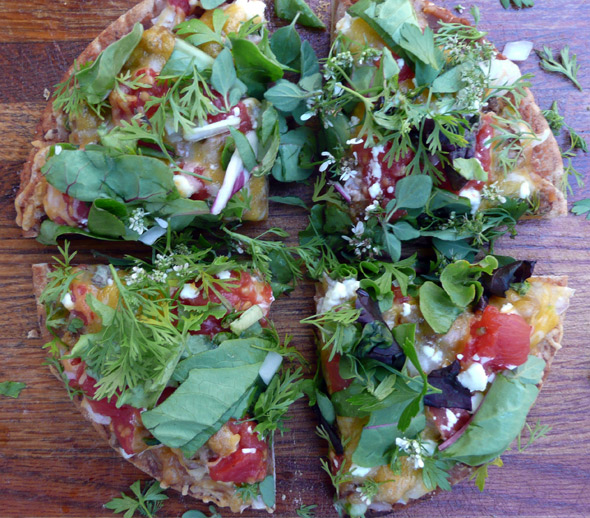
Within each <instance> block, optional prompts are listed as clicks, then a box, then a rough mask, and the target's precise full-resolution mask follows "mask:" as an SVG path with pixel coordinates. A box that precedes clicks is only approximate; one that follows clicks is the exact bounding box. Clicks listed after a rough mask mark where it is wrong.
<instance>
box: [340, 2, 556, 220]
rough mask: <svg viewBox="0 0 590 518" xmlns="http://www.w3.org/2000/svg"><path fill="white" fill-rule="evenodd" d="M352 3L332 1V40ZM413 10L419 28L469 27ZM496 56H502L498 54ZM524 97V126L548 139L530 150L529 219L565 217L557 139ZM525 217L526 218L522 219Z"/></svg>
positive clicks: (431, 8)
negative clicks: (534, 201) (533, 204)
mask: <svg viewBox="0 0 590 518" xmlns="http://www.w3.org/2000/svg"><path fill="white" fill-rule="evenodd" d="M355 3H356V0H332V26H331V28H332V37H334V34H335V30H336V23H337V22H338V20H340V19H341V18H342V17H343V16H344V15H345V14H346V11H347V9H348V8H349V7H351V6H352V5H354V4H355ZM413 4H414V9H415V10H416V12H417V13H418V15H419V22H420V23H421V25H422V26H423V27H426V26H429V27H430V28H431V29H433V30H436V27H437V25H438V22H439V20H441V21H443V22H447V23H461V24H463V25H470V22H469V20H467V19H466V18H462V17H460V16H456V15H455V14H454V13H452V12H451V11H449V10H448V9H445V8H444V7H440V6H438V5H436V4H434V3H432V2H429V1H427V0H413ZM499 56H500V57H503V56H502V55H501V54H500V55H499ZM525 91H526V94H527V95H526V97H525V98H524V99H523V100H522V101H521V104H520V106H519V111H520V114H521V116H522V118H523V120H524V121H525V122H526V123H528V124H529V125H530V126H531V128H532V130H533V131H534V132H535V134H537V135H545V134H546V132H548V136H547V137H546V138H545V140H544V141H543V142H542V143H540V144H537V145H536V146H534V147H533V148H532V152H531V156H530V160H529V163H530V171H528V172H529V174H530V176H531V179H532V180H533V182H534V184H535V185H536V187H537V193H538V196H539V209H538V212H537V214H535V215H533V216H529V218H539V217H541V218H553V217H556V216H566V215H567V201H566V199H565V196H564V194H563V191H562V189H561V185H562V183H563V175H564V169H563V159H562V156H561V151H560V149H559V146H558V144H557V140H556V139H555V136H554V135H553V132H552V131H551V129H550V128H549V124H548V123H547V121H546V119H545V117H543V113H542V112H541V109H540V108H539V106H538V105H537V104H536V103H535V98H534V96H533V94H532V92H531V91H530V90H529V89H528V88H526V89H525ZM525 218H526V216H525Z"/></svg>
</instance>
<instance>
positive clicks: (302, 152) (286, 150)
mask: <svg viewBox="0 0 590 518" xmlns="http://www.w3.org/2000/svg"><path fill="white" fill-rule="evenodd" d="M315 147H316V140H315V136H314V134H313V131H312V130H311V129H310V128H307V127H301V128H297V129H294V130H292V131H289V132H287V133H285V134H284V135H281V141H280V145H279V152H278V156H277V159H276V162H275V164H274V166H273V168H272V175H273V176H274V178H275V179H277V180H278V181H279V182H300V181H303V180H306V179H307V178H309V177H310V176H311V175H312V173H313V171H314V168H313V166H312V165H311V162H312V157H313V154H314V152H315Z"/></svg>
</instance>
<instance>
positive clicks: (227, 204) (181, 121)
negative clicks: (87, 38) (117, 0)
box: [16, 0, 299, 244]
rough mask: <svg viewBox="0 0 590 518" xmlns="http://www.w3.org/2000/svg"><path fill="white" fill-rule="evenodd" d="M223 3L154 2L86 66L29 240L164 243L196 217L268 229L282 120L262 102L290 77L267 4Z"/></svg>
mask: <svg viewBox="0 0 590 518" xmlns="http://www.w3.org/2000/svg"><path fill="white" fill-rule="evenodd" d="M214 4H216V7H217V8H215V9H209V10H205V9H203V8H202V7H201V6H200V3H199V2H194V1H192V0H191V1H190V2H189V1H188V0H169V1H168V0H166V1H164V0H144V1H143V2H141V3H140V4H139V5H137V6H136V7H134V8H133V9H131V10H130V11H129V12H127V13H126V14H125V15H123V16H122V17H121V18H119V19H118V20H117V21H115V22H114V23H113V24H112V25H111V26H109V27H108V28H107V29H106V30H105V31H104V32H103V33H102V34H101V35H100V36H98V37H97V38H96V40H94V41H93V42H92V43H91V44H90V45H89V46H88V48H87V49H86V50H85V51H84V52H83V53H82V54H81V55H80V56H79V57H78V59H77V60H76V61H75V63H74V65H73V66H72V68H71V69H70V70H69V71H68V73H67V74H66V76H65V78H64V80H63V81H62V83H60V84H59V85H57V90H56V92H55V94H54V98H53V101H52V102H51V103H50V104H49V105H48V106H47V108H46V110H45V113H44V114H43V117H42V119H41V122H40V124H39V127H38V130H37V140H35V142H33V147H34V149H33V151H32V153H31V155H30V158H29V161H28V162H27V164H26V165H25V168H24V170H23V172H22V176H21V186H20V190H19V193H18V195H17V198H16V210H17V223H18V225H19V226H21V227H22V228H23V230H24V232H25V235H27V236H35V235H37V234H38V233H39V232H40V240H41V241H42V242H44V243H54V242H55V239H56V237H58V236H59V235H61V234H63V233H72V232H73V233H79V234H84V235H90V236H93V237H99V238H103V239H125V240H141V241H143V242H145V243H147V244H151V243H153V242H154V241H155V239H157V237H159V236H161V235H163V234H164V233H165V229H166V227H167V226H169V225H170V226H172V227H173V228H174V229H175V230H180V229H183V228H185V227H187V226H188V225H191V224H193V223H194V222H195V217H200V218H201V219H200V220H198V221H199V223H198V225H200V226H201V227H202V226H203V225H206V224H207V223H208V222H214V223H215V222H217V221H218V219H219V217H224V218H230V219H231V218H243V219H245V220H254V221H258V220H263V219H265V218H266V217H267V213H268V181H267V174H268V173H269V171H270V170H271V169H272V167H273V165H274V161H275V158H276V156H277V151H278V147H279V140H280V137H279V117H278V114H277V112H276V111H275V110H274V108H273V107H272V106H271V105H270V104H269V103H268V102H261V101H260V99H262V94H263V93H264V89H265V84H266V83H267V82H270V81H276V80H277V79H279V78H280V77H282V75H283V70H284V69H285V68H286V67H285V66H284V65H282V64H281V63H280V62H279V61H277V59H276V57H275V56H274V54H273V52H272V51H271V49H270V45H269V34H268V31H267V29H266V27H265V24H266V21H265V17H264V13H265V8H266V6H265V3H264V2H262V1H260V0H236V1H235V2H233V3H222V2H209V3H208V5H210V6H213V5H214ZM295 51H297V52H299V48H297V49H295ZM238 193H239V194H238ZM215 224H218V223H215Z"/></svg>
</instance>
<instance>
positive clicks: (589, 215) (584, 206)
mask: <svg viewBox="0 0 590 518" xmlns="http://www.w3.org/2000/svg"><path fill="white" fill-rule="evenodd" d="M572 212H573V213H574V214H576V215H577V216H582V215H584V214H586V219H590V198H586V199H584V200H579V201H576V202H575V203H574V206H573V207H572Z"/></svg>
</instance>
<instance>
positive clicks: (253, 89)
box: [229, 31, 283, 97]
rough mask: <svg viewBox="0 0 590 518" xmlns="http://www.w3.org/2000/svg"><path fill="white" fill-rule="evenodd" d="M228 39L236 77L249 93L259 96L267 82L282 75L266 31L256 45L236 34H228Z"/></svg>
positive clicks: (276, 79) (275, 79)
mask: <svg viewBox="0 0 590 518" xmlns="http://www.w3.org/2000/svg"><path fill="white" fill-rule="evenodd" d="M229 39H230V41H231V44H232V53H233V56H234V61H235V64H236V70H237V74H238V78H240V80H241V81H242V82H243V83H244V84H246V86H247V87H248V92H249V93H250V95H254V96H256V97H258V96H261V95H262V93H263V92H264V91H265V89H266V88H265V85H266V84H267V83H271V82H273V81H278V80H279V79H280V78H281V77H283V67H282V66H281V64H280V63H279V62H278V61H277V59H276V58H275V56H274V55H273V53H272V51H271V50H270V46H269V44H268V33H267V32H266V31H265V33H264V36H263V38H262V41H261V42H260V43H259V44H258V45H256V44H255V43H253V42H251V41H250V40H247V39H244V38H239V37H237V35H236V34H230V35H229Z"/></svg>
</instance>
